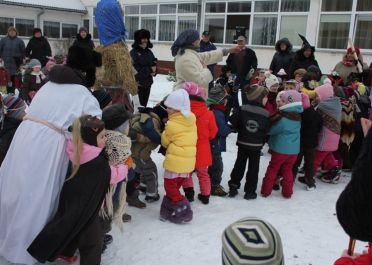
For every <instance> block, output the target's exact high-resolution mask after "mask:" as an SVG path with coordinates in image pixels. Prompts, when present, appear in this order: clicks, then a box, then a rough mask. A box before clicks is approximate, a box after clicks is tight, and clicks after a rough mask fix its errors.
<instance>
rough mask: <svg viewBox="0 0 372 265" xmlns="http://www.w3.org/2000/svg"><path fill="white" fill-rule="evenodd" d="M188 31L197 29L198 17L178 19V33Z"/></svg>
mask: <svg viewBox="0 0 372 265" xmlns="http://www.w3.org/2000/svg"><path fill="white" fill-rule="evenodd" d="M187 29H196V17H178V33H177V35H179V34H180V33H181V32H183V31H185V30H187Z"/></svg>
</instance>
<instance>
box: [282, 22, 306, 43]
mask: <svg viewBox="0 0 372 265" xmlns="http://www.w3.org/2000/svg"><path fill="white" fill-rule="evenodd" d="M306 25H307V16H282V20H281V24H280V36H279V38H280V39H281V38H288V39H289V41H290V42H291V43H292V44H293V45H295V46H301V44H302V41H301V39H300V38H299V37H298V34H297V33H301V34H302V35H304V36H306Z"/></svg>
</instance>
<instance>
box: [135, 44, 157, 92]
mask: <svg viewBox="0 0 372 265" xmlns="http://www.w3.org/2000/svg"><path fill="white" fill-rule="evenodd" d="M130 56H131V57H132V60H133V66H134V68H135V69H136V71H137V74H136V76H135V77H136V81H137V83H138V85H139V86H142V87H144V88H149V87H151V85H152V83H153V82H154V80H153V76H152V75H151V74H152V69H151V67H153V66H156V62H157V60H158V59H156V58H155V56H154V54H153V53H152V51H151V50H150V49H148V48H146V49H142V48H139V49H135V48H133V49H132V50H131V51H130Z"/></svg>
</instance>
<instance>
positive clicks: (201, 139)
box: [190, 99, 218, 168]
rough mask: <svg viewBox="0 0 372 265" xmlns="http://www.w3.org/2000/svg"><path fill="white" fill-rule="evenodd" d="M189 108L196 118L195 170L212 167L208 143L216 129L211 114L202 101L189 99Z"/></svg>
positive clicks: (214, 120) (215, 133) (214, 135)
mask: <svg viewBox="0 0 372 265" xmlns="http://www.w3.org/2000/svg"><path fill="white" fill-rule="evenodd" d="M190 106H191V111H192V113H194V114H195V117H196V128H197V131H198V141H197V144H196V164H195V168H203V167H208V166H210V165H212V154H211V145H210V141H211V140H212V139H213V138H215V137H216V135H217V132H218V128H217V124H216V119H215V118H214V115H213V112H212V111H210V110H208V107H207V105H206V104H205V102H204V101H200V100H195V99H191V100H190Z"/></svg>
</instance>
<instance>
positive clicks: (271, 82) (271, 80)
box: [265, 73, 279, 89]
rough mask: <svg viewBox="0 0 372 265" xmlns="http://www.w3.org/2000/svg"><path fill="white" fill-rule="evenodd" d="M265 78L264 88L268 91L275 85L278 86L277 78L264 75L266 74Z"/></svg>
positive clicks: (271, 75)
mask: <svg viewBox="0 0 372 265" xmlns="http://www.w3.org/2000/svg"><path fill="white" fill-rule="evenodd" d="M265 76H266V77H267V78H266V79H265V83H266V87H267V88H268V89H270V88H271V87H272V86H273V85H275V84H278V85H279V80H278V78H277V77H276V76H275V75H273V74H270V75H266V73H265Z"/></svg>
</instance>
